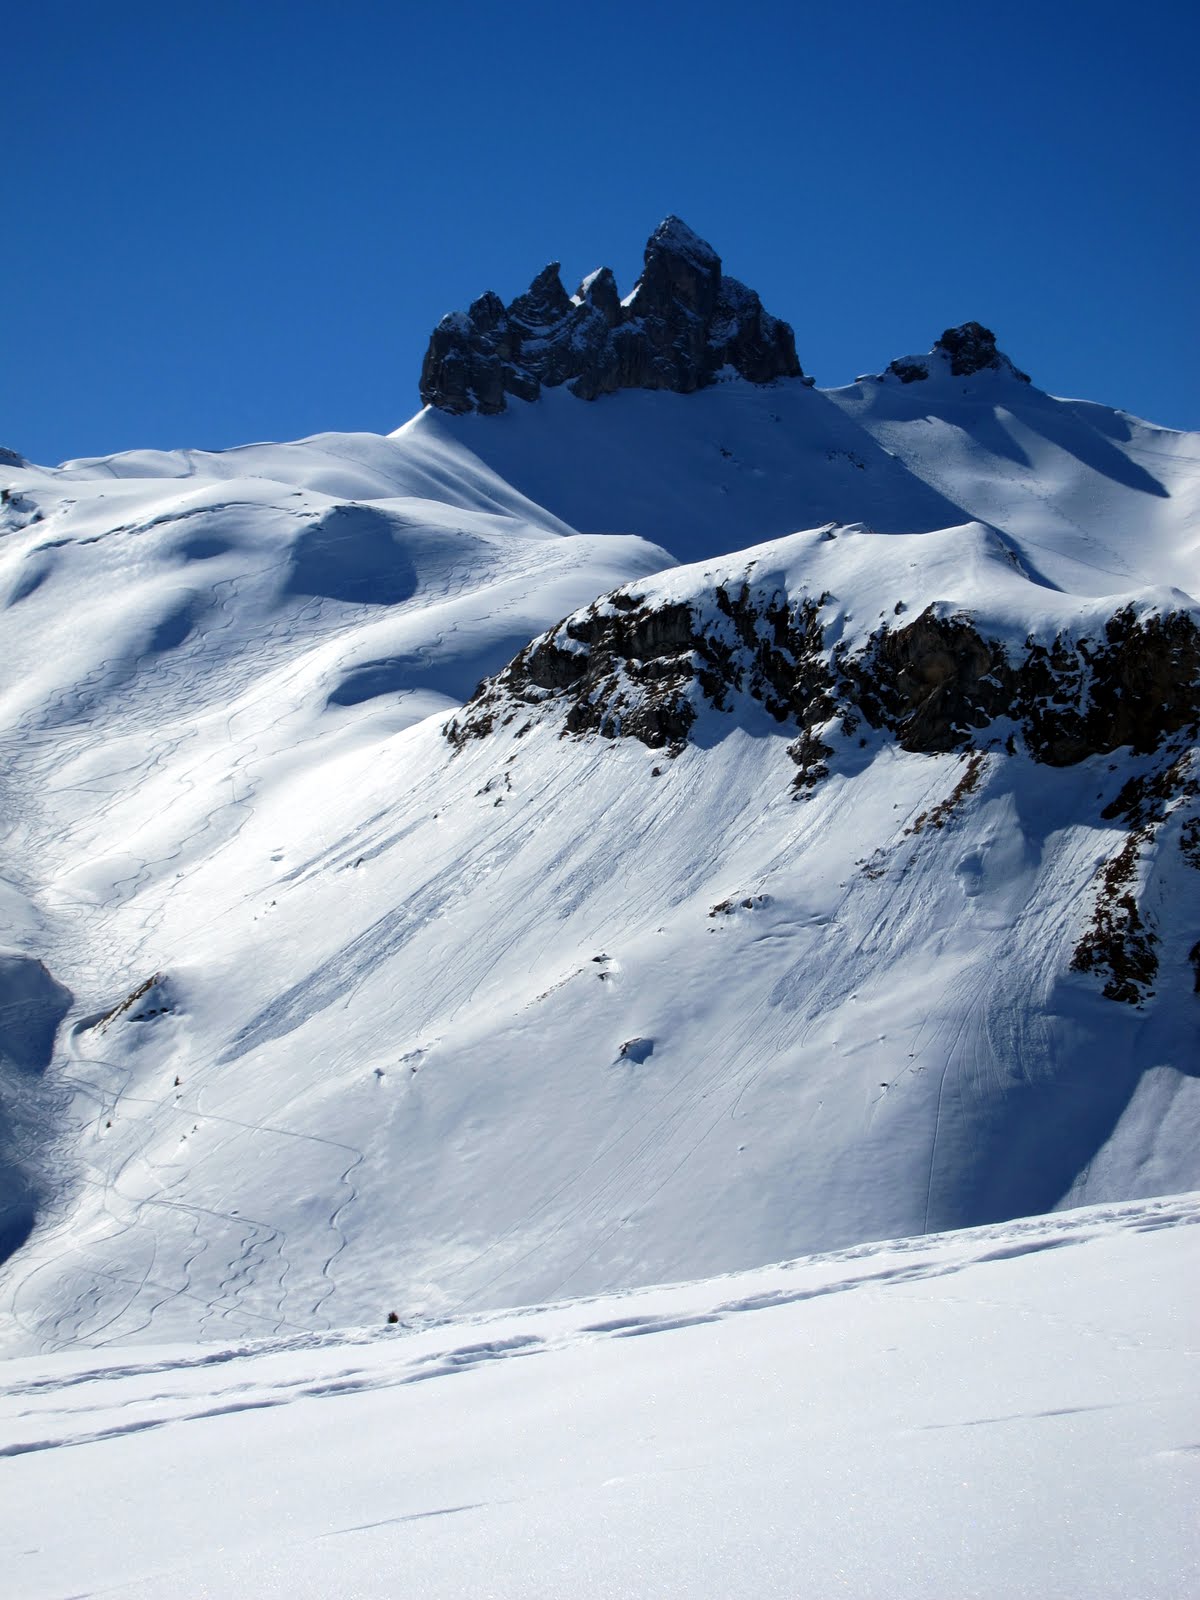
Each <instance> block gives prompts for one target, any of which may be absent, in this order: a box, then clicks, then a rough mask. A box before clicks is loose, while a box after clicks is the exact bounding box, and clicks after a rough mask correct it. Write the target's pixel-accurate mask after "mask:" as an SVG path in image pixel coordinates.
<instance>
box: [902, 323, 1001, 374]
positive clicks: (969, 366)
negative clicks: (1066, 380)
mask: <svg viewBox="0 0 1200 1600" xmlns="http://www.w3.org/2000/svg"><path fill="white" fill-rule="evenodd" d="M939 357H940V358H941V359H942V360H943V361H944V362H945V363H946V365H947V366H948V367H949V369H950V375H951V377H954V378H973V377H974V376H975V375H976V373H979V372H1003V373H1007V374H1008V375H1009V377H1012V378H1016V379H1018V380H1019V381H1020V382H1021V383H1028V382H1029V381H1030V379H1029V374H1028V373H1027V372H1022V371H1021V369H1020V368H1019V367H1016V366H1014V365H1013V363H1012V362H1011V361H1010V360H1009V359H1008V357H1007V356H1006V355H1005V354H1004V352H1003V351H1002V350H997V348H996V335H995V334H994V333H993V332H992V330H991V329H990V328H985V327H984V326H983V324H982V323H981V322H964V323H963V324H962V326H961V327H958V328H947V329H946V330H945V331H944V333H943V334H942V336H941V338H940V339H937V340H935V342H934V346H933V349H932V350H931V351H930V352H929V356H928V357H921V356H901V357H899V358H898V359H897V360H895V361H892V362H890V363H889V364H888V367H887V369H886V370H887V375H889V376H891V377H893V378H899V380H900V382H901V383H919V382H921V380H922V379H924V378H928V376H929V373H930V368H931V366H932V364H933V362H934V361H935V360H937V359H938V358H939Z"/></svg>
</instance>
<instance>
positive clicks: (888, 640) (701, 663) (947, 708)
mask: <svg viewBox="0 0 1200 1600" xmlns="http://www.w3.org/2000/svg"><path fill="white" fill-rule="evenodd" d="M753 566H754V563H753V562H751V563H750V568H748V569H747V576H746V577H745V578H744V579H742V580H741V581H726V582H717V583H716V584H715V585H714V586H712V587H710V588H708V589H706V590H703V591H701V592H699V593H697V594H695V595H694V596H692V597H690V598H689V599H687V600H679V599H677V598H670V599H664V600H658V601H656V600H655V599H654V598H653V597H650V596H648V595H647V594H645V593H639V592H636V586H627V587H626V588H624V589H619V590H617V591H615V592H614V593H613V594H611V595H608V596H606V597H605V598H603V599H601V600H598V601H596V602H595V603H594V604H593V605H590V606H588V607H587V608H586V609H585V610H583V611H579V612H576V613H575V614H574V615H573V616H570V617H567V618H566V619H565V620H564V621H563V622H561V623H559V624H558V626H557V627H555V628H552V629H551V630H550V631H549V632H548V633H545V634H543V635H541V637H540V638H538V639H535V640H534V641H533V642H532V643H531V644H530V645H528V646H527V647H526V648H525V649H524V650H522V651H521V653H520V654H519V655H518V656H517V657H516V658H515V659H514V660H513V661H512V662H510V663H509V665H508V666H507V667H506V668H505V669H504V671H503V672H501V673H500V674H498V675H497V676H496V677H495V678H492V679H489V680H488V681H486V682H485V683H483V684H481V685H480V687H479V689H478V690H477V691H476V693H475V695H474V697H473V698H472V699H471V700H470V701H469V702H468V703H467V705H466V706H465V707H464V709H463V711H462V712H461V713H460V715H459V716H457V717H455V718H454V719H453V720H452V721H451V722H450V723H449V724H447V737H448V738H449V739H450V740H451V742H453V743H461V742H462V741H463V740H464V739H467V738H470V737H474V736H479V735H482V734H485V733H488V732H490V731H491V729H492V727H493V726H494V725H495V724H496V722H497V721H499V722H500V723H501V724H507V723H509V722H511V721H513V720H514V718H516V717H517V716H518V714H519V713H520V711H521V709H522V708H531V707H540V706H544V705H547V704H551V705H553V706H554V707H555V711H556V714H558V715H561V716H562V718H563V725H564V730H565V731H566V732H569V733H589V732H593V731H594V732H597V733H600V734H601V735H603V736H604V737H605V738H618V737H632V738H636V739H640V740H641V742H642V743H643V744H646V745H649V746H650V747H651V748H658V747H660V746H663V745H672V744H678V743H680V742H681V741H683V740H685V739H686V738H687V736H688V733H689V731H690V729H691V727H692V725H693V723H694V722H695V720H696V716H697V714H698V711H699V709H700V707H701V705H702V704H707V705H710V706H712V707H714V708H715V709H716V710H718V711H730V710H732V709H733V705H732V702H733V698H734V697H735V696H737V695H739V694H747V695H749V696H750V697H752V698H753V699H755V700H757V701H759V702H761V703H762V704H763V705H764V706H765V707H766V709H767V710H768V711H769V712H770V714H771V715H772V716H773V717H774V718H775V719H776V721H778V722H781V723H789V724H792V725H794V726H795V727H796V729H797V731H798V732H799V733H800V734H801V736H802V737H805V738H813V737H815V736H816V735H817V734H818V732H819V730H820V729H821V728H822V727H824V726H825V725H826V724H828V723H829V722H830V719H831V718H833V717H835V716H836V717H837V718H839V719H840V722H841V724H842V726H843V728H844V729H845V730H846V731H848V732H853V731H855V730H856V729H857V727H858V724H859V721H860V720H862V719H865V720H866V722H867V723H868V724H869V725H870V726H871V727H873V728H876V729H882V730H886V731H887V732H888V733H890V734H891V735H893V736H894V737H895V738H896V740H897V741H898V743H899V744H900V745H901V746H902V747H903V748H904V749H906V750H912V751H916V752H919V753H925V754H935V753H942V752H946V751H951V750H964V749H969V748H973V747H976V746H980V745H985V744H995V743H997V742H1001V736H1003V739H1009V737H1010V735H1011V736H1017V735H1019V736H1020V738H1021V739H1022V740H1023V742H1024V745H1025V747H1026V749H1027V750H1028V752H1029V753H1030V755H1032V756H1033V758H1034V759H1035V760H1036V761H1039V762H1042V763H1044V764H1046V765H1048V766H1070V765H1073V764H1074V763H1076V762H1079V761H1082V760H1083V759H1084V758H1085V757H1087V756H1092V755H1099V754H1108V753H1110V752H1112V751H1114V750H1116V749H1118V748H1120V747H1121V746H1128V747H1129V748H1130V749H1131V750H1132V751H1133V752H1134V753H1136V754H1141V755H1147V754H1150V753H1152V752H1153V751H1155V750H1156V749H1158V747H1159V745H1160V744H1161V743H1162V742H1163V741H1164V740H1165V739H1166V738H1167V737H1168V736H1169V735H1171V734H1175V733H1178V732H1180V731H1181V730H1186V731H1189V732H1192V733H1194V732H1195V730H1196V727H1197V721H1198V719H1200V629H1198V628H1197V625H1196V621H1195V619H1194V617H1193V615H1192V613H1191V612H1190V611H1188V610H1179V611H1172V612H1158V611H1154V610H1150V609H1147V608H1139V607H1137V606H1135V605H1134V604H1132V603H1131V604H1127V605H1125V606H1123V607H1121V608H1120V609H1119V610H1117V611H1116V612H1114V613H1113V614H1112V615H1111V616H1110V617H1109V618H1108V619H1107V620H1106V621H1105V622H1104V624H1103V636H1102V637H1100V638H1092V637H1089V636H1088V635H1086V634H1078V633H1075V632H1074V631H1072V630H1069V629H1067V630H1064V631H1062V632H1060V633H1058V634H1056V635H1055V636H1054V637H1053V638H1052V639H1051V640H1050V641H1049V642H1048V643H1043V642H1038V641H1035V640H1034V639H1033V638H1032V637H1031V638H1028V639H1026V641H1025V643H1024V646H1023V648H1022V649H1021V650H1020V652H1016V651H1014V650H1013V649H1012V648H1011V647H1010V646H1008V645H1006V644H1004V643H1002V642H1001V641H999V640H997V639H995V638H989V637H988V636H987V633H986V629H985V631H981V630H980V625H978V624H977V623H976V621H975V619H974V618H973V617H972V616H971V615H969V614H968V613H965V612H962V611H958V610H956V608H955V607H953V606H952V605H949V604H943V605H927V606H926V607H925V609H924V610H923V611H922V612H921V613H920V615H919V616H918V617H916V619H915V620H913V621H911V622H904V621H901V620H899V618H900V616H901V615H902V614H903V611H904V609H905V608H904V604H903V602H899V603H898V604H897V607H896V612H895V613H894V614H893V617H892V619H890V620H888V621H885V622H884V623H883V624H882V625H881V626H879V627H878V628H877V629H876V630H874V631H873V632H872V633H871V634H870V636H869V637H868V638H866V639H865V641H863V642H861V643H858V644H856V645H853V646H850V647H847V645H846V644H845V643H842V642H834V641H835V640H836V638H837V635H838V633H839V632H840V631H841V628H840V622H839V619H838V617H837V610H838V608H837V606H836V604H835V603H831V597H830V596H829V595H828V594H821V595H819V596H814V595H813V594H812V593H811V592H807V591H802V592H800V593H796V594H793V593H790V592H788V591H786V590H782V589H780V588H779V587H777V586H774V585H760V584H755V583H754V582H753V579H752V577H751V576H750V573H751V571H752V569H753ZM827 624H828V626H826V625H827Z"/></svg>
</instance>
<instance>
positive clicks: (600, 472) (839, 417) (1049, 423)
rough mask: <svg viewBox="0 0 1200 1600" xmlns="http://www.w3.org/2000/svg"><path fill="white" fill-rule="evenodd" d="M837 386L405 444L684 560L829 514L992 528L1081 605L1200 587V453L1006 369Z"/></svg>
mask: <svg viewBox="0 0 1200 1600" xmlns="http://www.w3.org/2000/svg"><path fill="white" fill-rule="evenodd" d="M921 359H922V360H923V361H925V362H926V363H927V364H928V365H929V367H930V375H929V377H928V378H927V379H926V380H924V381H921V382H916V383H909V384H905V383H902V382H901V381H900V380H899V379H898V378H896V377H894V376H892V375H888V374H885V375H884V376H882V377H879V378H865V379H861V380H860V381H859V382H857V383H855V384H852V385H850V386H849V387H848V388H844V389H832V390H825V391H822V390H819V389H810V388H808V387H807V386H806V385H805V384H804V383H803V382H801V381H799V380H794V381H789V380H783V381H780V382H778V383H775V384H771V385H766V386H760V385H755V384H751V383H746V382H745V381H744V380H742V379H738V378H731V379H729V380H728V381H727V382H723V383H721V384H718V385H717V386H715V387H713V388H710V389H705V390H701V391H700V392H699V393H697V394H688V395H677V394H663V393H648V392H640V391H633V390H630V391H624V392H622V393H620V394H617V395H610V396H605V397H602V398H601V399H599V400H597V401H595V402H592V403H590V404H589V403H586V402H583V401H579V400H576V399H575V398H574V397H573V396H572V395H570V394H569V393H567V391H566V390H565V389H558V390H549V391H547V392H546V393H544V394H543V395H542V397H541V399H540V400H538V401H537V402H536V404H534V405H529V404H526V403H524V402H522V401H519V400H513V401H512V402H511V403H510V405H509V407H508V409H507V411H505V412H504V414H503V415H501V416H498V417H481V416H477V415H469V416H463V417H452V416H447V415H445V414H444V413H442V412H439V411H434V410H431V409H429V408H426V409H425V410H424V411H422V412H420V413H419V414H418V415H417V416H416V417H414V418H413V419H412V421H410V422H408V423H406V424H405V425H404V426H403V427H402V428H401V429H399V431H398V432H397V433H396V434H394V435H393V438H394V439H396V440H397V441H398V442H400V443H402V444H403V445H404V446H405V447H406V448H413V449H417V448H425V447H427V445H428V443H429V442H430V441H436V442H437V444H438V446H439V447H440V448H443V449H445V450H447V451H448V452H453V453H454V454H455V455H456V457H457V458H458V459H460V460H462V461H463V462H464V466H465V467H471V468H475V467H476V465H477V464H478V463H479V462H486V463H487V464H488V465H489V466H490V467H492V468H493V469H494V470H495V471H496V472H498V473H499V474H500V475H501V476H503V477H504V478H505V479H506V480H507V481H508V482H510V483H513V484H515V485H517V486H518V487H519V488H520V489H522V490H523V491H524V492H525V493H526V494H528V495H529V496H530V497H531V498H532V499H534V500H536V501H538V503H539V504H541V505H544V506H547V507H549V508H550V509H551V510H553V511H555V512H556V513H557V514H558V515H560V516H562V517H563V518H565V520H566V521H568V522H570V523H571V525H572V526H573V527H576V528H579V529H581V530H583V531H587V532H598V533H640V534H643V535H645V536H648V537H651V538H654V539H655V540H656V541H657V542H658V543H661V544H664V545H666V547H667V548H668V549H669V550H671V551H672V553H673V554H674V555H676V556H677V557H678V558H679V559H680V560H682V561H693V560H698V559H701V558H704V557H708V556H713V555H718V554H724V553H728V552H729V551H732V550H737V549H741V548H743V547H744V546H746V545H750V544H757V543H758V542H759V541H760V540H762V539H767V538H772V537H775V536H778V535H781V534H788V533H794V532H795V531H796V530H797V529H799V528H812V527H817V526H819V525H820V524H822V523H825V522H829V521H838V522H862V523H865V524H867V525H868V526H869V527H872V528H875V529H877V530H878V531H879V532H882V533H925V532H929V531H931V530H934V529H938V528H946V527H954V526H957V525H959V524H962V523H965V522H970V521H980V522H985V523H988V524H990V525H991V526H993V527H994V528H996V529H997V530H999V531H1000V532H1001V533H1002V534H1004V535H1005V536H1006V537H1007V538H1008V539H1009V540H1010V542H1011V544H1012V546H1013V548H1014V549H1015V550H1016V551H1017V553H1018V554H1019V555H1020V557H1021V559H1022V562H1023V564H1024V566H1025V568H1026V570H1027V571H1029V572H1030V574H1031V575H1034V576H1037V577H1040V579H1041V581H1043V582H1045V583H1047V584H1049V585H1052V586H1055V587H1060V588H1063V589H1065V590H1067V591H1068V592H1070V593H1074V594H1080V595H1104V594H1112V593H1114V592H1119V591H1122V590H1125V589H1129V588H1133V587H1136V586H1137V585H1139V584H1150V583H1170V584H1175V585H1177V586H1178V587H1180V588H1183V589H1187V590H1189V591H1190V592H1192V593H1196V592H1197V590H1198V589H1200V442H1198V441H1197V438H1196V436H1195V435H1191V434H1180V433H1174V432H1171V431H1170V430H1168V429H1164V428H1157V427H1154V426H1152V425H1151V424H1149V423H1145V422H1141V421H1139V420H1138V419H1137V418H1135V417H1130V416H1128V415H1126V414H1125V413H1124V412H1121V411H1113V410H1111V409H1109V408H1108V407H1105V406H1100V405H1091V404H1085V403H1082V402H1078V401H1070V400H1059V399H1055V398H1054V397H1052V396H1051V395H1048V394H1045V393H1043V392H1042V391H1041V390H1040V389H1038V388H1036V387H1035V386H1034V385H1031V384H1027V383H1022V382H1021V381H1020V380H1019V379H1017V378H1015V377H1013V376H1012V375H1011V374H1010V373H1009V372H1007V371H1003V370H1001V371H994V372H993V371H988V370H984V371H982V372H978V373H976V374H974V375H973V376H972V377H970V378H965V379H964V378H954V377H952V376H951V374H950V372H949V369H948V367H947V365H946V363H945V361H944V359H943V358H942V357H940V356H937V355H934V356H928V357H923V358H921Z"/></svg>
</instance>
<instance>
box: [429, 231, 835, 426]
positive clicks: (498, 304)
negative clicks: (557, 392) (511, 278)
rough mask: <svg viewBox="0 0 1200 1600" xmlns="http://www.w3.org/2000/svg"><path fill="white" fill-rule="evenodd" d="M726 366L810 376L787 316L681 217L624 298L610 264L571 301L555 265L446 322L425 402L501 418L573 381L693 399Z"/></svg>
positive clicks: (761, 377)
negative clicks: (512, 406)
mask: <svg viewBox="0 0 1200 1600" xmlns="http://www.w3.org/2000/svg"><path fill="white" fill-rule="evenodd" d="M726 368H729V369H732V370H733V371H734V372H736V373H739V374H740V375H741V376H742V377H744V378H748V379H749V380H750V381H751V382H752V383H770V382H772V381H773V380H775V379H776V378H801V379H803V378H804V374H803V371H802V370H801V367H800V363H799V361H797V359H796V346H795V340H794V338H793V335H792V330H791V328H789V327H788V325H787V323H785V322H780V321H778V320H777V319H776V318H775V317H772V316H770V315H769V314H768V313H767V312H766V311H765V310H764V309H763V304H762V301H761V300H760V299H759V297H758V295H757V294H755V292H754V290H753V289H748V288H747V287H746V285H745V284H743V283H739V282H738V281H737V279H736V278H728V277H726V276H724V274H723V273H722V270H721V258H720V256H718V255H717V253H716V251H715V250H714V249H713V247H712V246H711V245H710V244H708V243H706V242H705V240H703V239H701V238H700V237H699V236H698V235H697V234H695V233H693V232H692V230H691V229H690V228H689V227H688V226H687V224H686V223H685V222H682V221H680V219H679V218H678V217H674V216H672V217H667V218H666V219H665V220H664V221H663V222H661V223H660V224H659V226H658V227H657V228H656V229H655V230H654V232H653V233H652V234H651V236H650V238H649V239H648V240H647V242H646V250H645V255H644V265H643V268H642V275H641V277H640V278H639V279H638V281H637V283H636V284H635V286H634V290H633V293H632V294H631V295H630V296H629V298H628V300H626V301H624V302H623V301H622V300H621V298H620V294H619V292H618V289H617V284H616V280H615V278H614V277H613V274H612V272H611V271H610V270H609V269H608V268H607V267H603V268H601V269H600V271H599V272H593V273H591V274H590V275H589V276H588V277H587V278H585V279H584V280H583V282H582V283H581V284H580V286H579V288H578V289H577V290H576V292H575V294H574V295H571V296H568V294H567V293H566V290H565V289H564V288H563V285H562V280H561V278H560V277H559V264H558V262H556V261H555V262H551V263H550V264H549V266H547V267H544V268H543V269H542V271H541V272H539V273H538V275H537V277H536V278H535V279H534V280H533V282H532V284H530V286H529V289H528V290H527V291H526V292H525V294H523V295H518V296H517V298H516V299H515V300H513V301H512V302H511V304H510V305H508V306H505V305H504V304H503V303H502V301H501V300H500V299H499V297H498V296H497V295H494V294H492V293H490V292H489V293H487V294H484V295H482V296H481V297H480V298H479V299H478V300H476V301H475V302H474V304H473V305H472V306H471V308H470V310H469V311H467V312H461V311H456V312H452V313H451V314H450V315H449V316H448V317H443V318H442V320H441V322H440V323H439V324H438V325H437V327H436V328H435V329H434V331H433V335H432V337H431V339H430V341H429V348H428V350H427V351H426V354H425V361H424V364H423V366H422V368H421V399H422V400H423V401H424V402H425V404H426V405H431V406H437V407H438V408H439V409H440V410H443V411H450V412H454V413H456V414H461V413H463V412H467V411H480V412H483V413H485V414H489V413H494V412H498V411H503V410H504V408H505V405H506V404H507V397H508V396H509V395H515V396H517V397H518V398H519V399H522V400H536V399H537V397H538V395H539V394H540V393H541V389H542V386H543V384H545V385H548V386H550V387H555V386H557V385H559V384H563V383H565V384H567V386H568V387H569V388H570V390H571V392H572V393H573V394H575V395H578V396H579V398H580V399H583V400H594V399H595V398H596V397H597V396H598V395H602V394H611V393H613V391H614V390H617V389H670V390H673V391H674V392H675V393H677V394H689V393H691V392H692V391H693V390H695V389H700V388H703V387H704V386H705V385H707V384H710V383H712V382H714V381H715V379H716V377H717V375H718V374H719V373H720V372H721V371H722V370H723V369H726ZM806 381H807V380H806Z"/></svg>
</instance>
